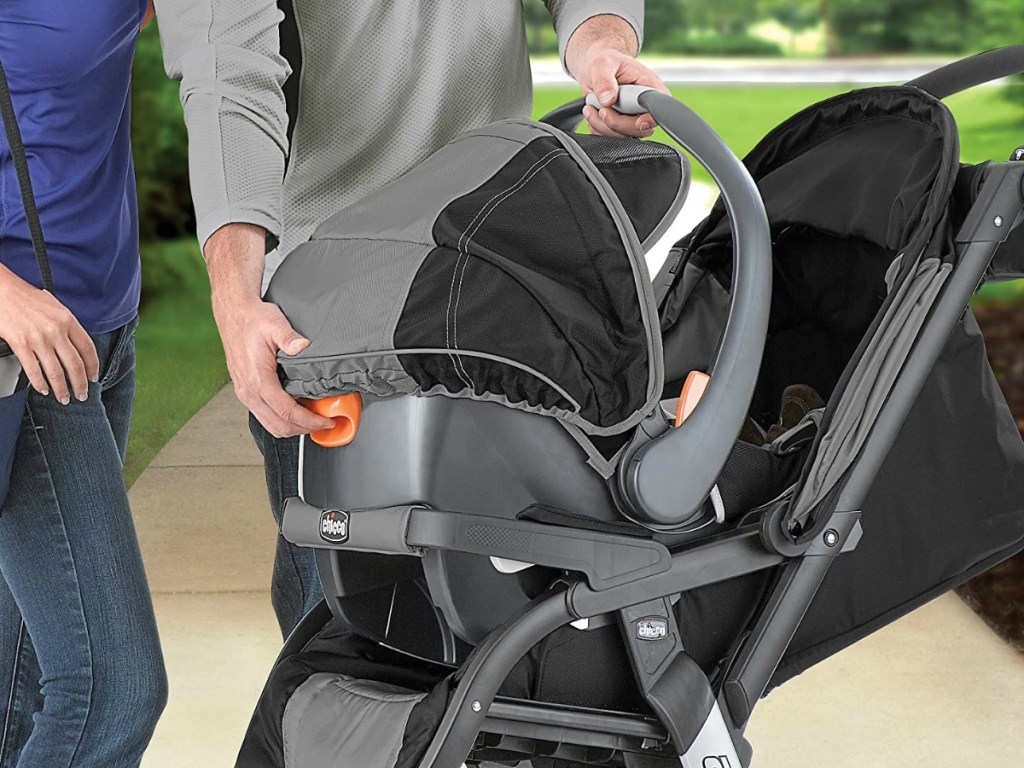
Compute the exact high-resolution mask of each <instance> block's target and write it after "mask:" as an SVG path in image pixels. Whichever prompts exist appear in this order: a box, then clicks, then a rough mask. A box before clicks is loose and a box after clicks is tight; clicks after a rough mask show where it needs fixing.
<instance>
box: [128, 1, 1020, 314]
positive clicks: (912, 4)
mask: <svg viewBox="0 0 1024 768" xmlns="http://www.w3.org/2000/svg"><path fill="white" fill-rule="evenodd" d="M524 9H525V13H526V27H527V37H528V40H529V43H530V47H531V51H533V52H534V53H538V52H540V53H547V54H552V53H554V52H556V51H557V48H558V43H557V40H556V38H555V34H554V30H553V29H552V27H551V17H550V15H549V13H548V11H547V8H546V7H545V6H544V3H543V2H542V0H524ZM765 21H774V22H777V23H778V24H780V25H782V26H783V27H784V28H785V29H789V30H791V31H792V32H793V33H794V34H796V33H799V32H802V31H805V30H820V32H821V35H822V39H823V40H824V46H825V47H826V48H827V50H828V52H830V53H832V54H835V55H846V54H854V53H857V54H872V53H906V52H924V53H941V54H943V55H955V54H956V53H959V52H966V51H970V50H980V49H982V48H986V47H994V46H997V45H1005V44H1007V43H1011V42H1020V41H1024V0H716V2H708V1H707V0H647V2H646V24H645V29H646V32H645V50H646V52H648V53H653V54H660V55H680V56H682V55H700V56H740V55H742V56H777V55H779V54H780V53H781V50H780V47H779V44H778V43H777V42H772V41H769V40H766V39H763V38H761V37H758V36H757V35H756V34H755V33H754V31H753V30H754V28H755V27H756V25H757V24H759V23H762V22H765ZM764 91H765V97H766V100H768V101H770V100H771V99H772V98H774V97H773V96H772V93H776V92H773V91H772V90H771V89H764ZM1005 94H1006V100H1005V101H1004V104H1005V106H1004V107H1003V109H1002V110H998V109H996V107H995V105H996V104H997V103H998V100H997V99H987V100H986V109H987V110H989V111H987V112H986V113H985V115H990V114H995V113H996V112H998V113H999V114H1000V116H1001V117H1000V120H1003V121H1004V122H1005V125H1002V124H1001V125H1000V126H999V127H998V130H997V129H995V128H994V129H993V130H994V131H995V133H993V136H996V137H997V138H998V141H999V142H1004V134H1005V133H1006V132H1007V131H1010V130H1012V131H1016V130H1017V122H1018V121H1019V118H1018V115H1019V112H1018V113H1017V114H1015V113H1014V108H1013V106H1011V103H1012V104H1015V105H1020V106H1024V86H1018V87H1015V88H1008V89H1006V91H1005ZM722 98H724V96H723V97H722ZM132 99H133V115H132V117H133V119H132V140H133V142H134V146H135V163H136V177H137V179H138V187H139V206H140V210H139V213H140V220H141V221H140V225H141V236H142V239H143V241H144V242H150V241H156V240H174V239H179V238H185V239H189V238H194V236H195V216H194V213H193V210H192V201H191V197H190V193H189V185H188V143H187V133H186V130H185V125H184V122H183V120H182V110H181V104H180V102H179V98H178V86H177V84H176V83H174V82H172V81H171V80H169V79H168V78H167V76H166V75H165V73H164V68H163V61H162V58H161V52H160V42H159V37H158V34H157V29H156V24H152V25H150V27H149V28H147V29H146V31H145V32H143V33H142V35H141V36H140V38H139V45H138V54H137V56H136V60H135V67H134V82H133V86H132ZM709 108H713V104H709ZM737 109H739V110H740V111H741V112H743V113H745V114H748V115H749V114H751V109H752V108H751V106H750V102H745V103H741V104H739V105H738V106H737ZM992 110H995V111H992ZM736 119H737V120H739V121H740V122H742V118H739V117H737V118H736ZM748 122H749V121H748ZM1004 129H1005V130H1004ZM758 130H760V129H758ZM1020 140H1021V141H1024V135H1022V136H1021V139H1020ZM1016 143H1018V142H1014V144H1013V146H1016ZM1009 149H1012V146H1010V147H1009ZM1009 149H1007V148H1006V147H1005V146H1003V144H1002V143H1000V145H999V147H998V151H997V153H996V154H995V155H992V156H993V157H1002V156H1003V155H1004V154H1006V153H1008V151H1009ZM143 259H144V270H143V301H144V302H148V301H150V300H151V299H152V298H153V297H155V296H157V295H159V294H161V293H162V292H163V291H164V290H165V289H166V288H167V287H170V286H175V285H179V284H182V283H183V282H184V281H186V279H187V277H188V275H187V274H186V273H187V272H188V270H189V269H191V268H192V267H193V266H194V265H190V263H189V262H187V261H183V260H180V259H177V258H176V257H175V252H174V251H173V249H171V250H168V249H150V248H144V249H143Z"/></svg>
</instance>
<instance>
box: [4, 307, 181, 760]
mask: <svg viewBox="0 0 1024 768" xmlns="http://www.w3.org/2000/svg"><path fill="white" fill-rule="evenodd" d="M93 341H94V342H95V343H96V351H97V353H98V354H99V359H100V381H99V383H95V384H90V385H89V397H88V399H87V400H86V401H85V402H78V401H77V400H75V399H74V397H72V400H71V404H70V405H61V404H60V403H58V402H57V401H56V399H55V398H54V397H53V395H52V394H51V395H49V396H47V397H43V396H42V395H39V394H38V393H36V392H34V391H33V392H32V393H31V394H30V395H29V402H28V408H27V409H26V412H25V417H24V420H23V423H22V430H21V435H20V436H19V438H18V445H17V453H16V455H15V460H14V472H13V475H12V478H11V490H10V495H9V497H8V499H7V503H6V504H5V505H4V507H3V513H2V515H0V573H2V575H3V579H2V580H0V723H2V727H3V732H2V734H0V767H2V768H13V766H19V768H72V767H75V768H77V767H78V766H83V767H84V766H89V767H90V768H97V767H98V766H109V768H130V767H131V766H138V765H139V763H140V761H141V759H142V753H143V751H144V750H145V748H146V746H147V744H148V743H149V740H150V737H151V736H152V734H153V729H154V728H155V726H156V721H157V719H158V718H159V716H160V713H161V711H162V710H163V707H164V703H165V702H166V698H167V678H166V674H165V672H164V665H163V657H162V655H161V652H160V643H159V640H158V638H157V631H156V622H155V620H154V617H153V606H152V602H151V601H150V596H149V588H148V585H147V584H146V574H145V572H144V570H143V567H142V557H141V555H140V553H139V544H138V541H137V539H136V536H135V527H134V524H133V522H132V516H131V510H130V509H129V508H128V496H127V493H126V492H125V487H124V481H123V480H122V477H121V470H122V466H123V463H124V455H125V448H126V446H127V442H128V426H129V422H130V420H131V410H132V400H133V397H134V389H135V323H134V322H132V323H130V324H128V325H126V326H125V327H123V328H121V329H119V330H117V331H114V332H112V333H107V334H102V335H98V336H94V337H93ZM29 638H31V640H29ZM33 720H34V723H33ZM19 755H20V758H19Z"/></svg>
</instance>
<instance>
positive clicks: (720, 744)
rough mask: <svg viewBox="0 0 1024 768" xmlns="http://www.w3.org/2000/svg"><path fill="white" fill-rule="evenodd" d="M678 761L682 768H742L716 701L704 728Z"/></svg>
mask: <svg viewBox="0 0 1024 768" xmlns="http://www.w3.org/2000/svg"><path fill="white" fill-rule="evenodd" d="M679 761H680V762H681V763H682V764H683V768H743V765H744V763H742V762H740V757H739V755H738V754H737V753H736V745H735V744H734V743H733V740H732V734H731V732H730V731H729V726H728V725H727V724H726V722H725V716H724V715H723V714H722V709H721V707H719V706H718V702H717V701H716V702H715V705H714V706H713V707H712V708H711V712H709V713H708V717H707V720H705V721H704V727H703V728H701V729H700V733H698V734H697V738H696V739H694V741H693V744H691V745H690V748H689V749H688V750H686V754H685V755H680V757H679Z"/></svg>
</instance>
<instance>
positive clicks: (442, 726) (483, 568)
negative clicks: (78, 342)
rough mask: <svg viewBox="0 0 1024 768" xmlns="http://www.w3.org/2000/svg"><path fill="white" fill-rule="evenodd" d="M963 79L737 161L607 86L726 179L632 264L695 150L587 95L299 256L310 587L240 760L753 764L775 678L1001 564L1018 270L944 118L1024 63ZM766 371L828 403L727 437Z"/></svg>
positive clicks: (679, 188)
mask: <svg viewBox="0 0 1024 768" xmlns="http://www.w3.org/2000/svg"><path fill="white" fill-rule="evenodd" d="M980 62H981V63H980V65H979V63H978V60H969V61H968V62H967V63H964V64H961V65H958V67H959V68H958V67H954V68H953V69H952V71H946V72H942V73H940V75H939V76H937V77H936V78H934V79H932V80H928V81H925V82H923V83H920V84H911V85H909V86H905V87H900V88H878V89H867V90H863V91H857V92H853V93H851V94H846V95H843V96H840V97H836V98H835V99H831V100H829V101H826V102H824V103H822V104H820V105H815V106H813V107H810V108H809V109H808V110H806V111H805V112H803V113H801V114H799V115H797V116H796V117H794V118H792V119H791V120H790V121H787V122H786V123H785V124H783V125H782V126H780V127H779V128H777V129H776V130H775V131H773V132H772V133H771V134H770V135H769V136H768V137H767V138H766V139H765V140H764V141H763V142H762V143H761V144H760V145H759V146H758V147H757V148H756V149H755V150H754V151H753V152H752V153H751V155H750V156H748V158H747V159H746V161H745V165H744V164H743V163H741V162H740V161H739V160H737V159H736V158H735V157H734V156H733V155H732V153H731V152H730V151H729V150H728V149H727V148H726V147H725V145H724V144H722V142H721V141H720V140H719V139H718V137H717V136H716V135H715V134H714V133H713V131H711V129H710V128H709V127H708V126H707V125H706V124H705V123H704V122H703V121H702V120H700V118H699V117H697V116H696V115H695V114H694V113H692V112H691V111H690V110H688V109H687V108H686V107H684V106H683V105H682V104H680V103H678V102H676V101H675V100H674V99H672V98H670V97H668V96H666V95H664V94H660V93H657V92H655V91H651V90H646V89H642V88H630V87H627V88H623V89H622V91H623V92H622V95H621V99H620V103H619V104H618V105H617V108H618V109H620V110H621V111H625V112H633V113H640V112H645V111H649V112H651V113H652V114H653V115H654V117H655V118H656V119H657V121H658V123H659V124H660V125H661V126H662V127H663V128H664V129H665V131H666V132H667V133H668V134H669V135H670V136H671V137H672V138H674V139H675V140H676V141H678V142H679V143H680V144H681V145H682V146H684V147H685V148H686V149H688V150H689V151H690V152H691V153H692V154H693V156H694V157H696V158H697V159H698V160H699V161H700V162H701V163H702V164H704V165H705V167H707V168H708V170H709V171H710V172H711V174H712V175H713V176H714V178H715V179H716V181H717V182H718V184H719V186H720V187H721V189H722V193H723V196H722V201H721V202H720V203H719V205H718V206H716V208H715V210H714V211H713V212H712V214H711V216H710V217H709V218H708V220H707V221H705V222H704V223H703V224H702V225H701V226H700V227H698V229H697V230H695V232H694V233H692V234H691V235H690V236H689V237H687V238H685V239H684V240H683V241H681V242H680V243H679V244H678V245H677V247H676V248H675V249H674V250H673V254H672V256H671V257H670V259H669V262H668V263H667V265H666V267H665V269H664V270H663V271H662V273H661V274H660V275H659V276H658V277H657V279H656V280H654V281H653V282H652V281H651V280H650V279H649V277H648V274H647V271H646V266H645V263H644V260H643V246H644V244H649V243H650V242H653V240H654V239H655V238H656V237H657V235H658V234H659V233H660V232H661V231H663V229H664V227H665V225H666V223H667V221H668V220H670V219H671V218H672V217H673V216H674V215H675V213H676V211H677V210H678V207H679V205H680V204H681V201H682V197H683V196H684V194H685V190H686V185H687V167H686V162H685V160H684V159H683V156H682V155H681V154H680V153H678V152H676V151H675V150H673V149H670V148H668V147H665V146H662V145H658V144H655V143H652V142H640V141H633V140H610V139H600V138H593V137H581V136H575V135H573V134H571V133H570V132H568V129H570V128H571V127H572V126H573V125H575V123H576V122H577V121H578V114H579V110H580V105H579V104H574V105H571V106H569V107H567V108H565V109H563V110H560V111H558V112H556V113H553V114H552V115H551V116H549V118H548V123H551V124H548V123H529V122H526V121H515V120H513V121H504V122H501V123H497V124H494V125H490V126H485V127H484V128H481V129H478V130H475V131H470V132H469V133H466V134H463V135H462V136H460V137H458V138H456V139H455V140H453V141H452V142H451V143H450V144H449V145H447V146H446V147H444V148H442V149H441V150H439V151H438V152H437V153H436V154H434V155H433V156H432V157H430V158H429V159H428V160H426V161H425V162H424V163H423V164H422V165H420V166H419V167H418V168H416V169H414V170H413V171H411V172H410V173H409V174H406V175H405V176H403V177H402V178H400V179H399V180H397V181H396V182H394V183H392V184H390V185H388V186H386V187H384V188H383V189H382V190H380V191H379V192H378V193H376V194H374V195H371V196H370V197H369V198H367V199H366V200H364V201H363V202H361V203H358V204H356V205H355V206H351V207H349V208H347V209H345V210H343V211H341V212H340V213H338V214H337V215H335V216H334V217H332V218H330V219H328V220H327V221H326V222H325V223H324V224H323V225H322V226H321V227H320V228H319V229H318V230H317V232H316V233H315V234H314V236H313V238H312V239H311V240H310V242H309V243H307V244H305V245H304V246H302V247H300V248H299V249H297V250H296V251H295V252H294V253H292V254H291V255H290V256H289V257H288V258H287V259H286V260H285V262H284V264H283V265H282V267H281V269H280V271H279V272H278V274H277V275H276V276H275V278H274V280H273V282H272V284H271V288H270V293H269V297H270V299H271V300H273V301H275V302H277V303H278V304H279V305H280V306H281V307H282V309H283V310H284V311H285V313H286V314H287V316H288V318H289V320H290V321H291V322H292V323H293V325H294V326H295V327H296V329H297V330H298V331H299V332H300V333H302V334H303V335H305V336H307V337H309V338H311V339H312V340H313V342H312V344H311V345H310V347H309V348H308V349H307V350H305V351H304V352H303V353H301V354H300V355H297V356H295V357H282V358H281V359H280V363H281V367H282V372H283V378H284V382H285V386H286V388H287V389H288V391H289V392H291V393H292V394H294V395H296V396H297V397H300V398H304V399H306V400H307V401H309V404H310V407H312V408H314V409H315V410H318V411H320V412H322V413H326V414H330V415H332V417H334V418H335V419H336V426H335V429H333V430H329V431H328V432H326V433H322V434H315V435H313V436H312V439H308V440H303V442H302V452H301V467H300V481H301V483H300V497H299V498H295V499H290V500H289V501H288V503H287V505H286V508H285V514H284V520H283V524H282V533H283V535H284V536H285V537H286V538H288V539H289V540H290V541H292V542H294V543H296V544H299V545H303V546H311V547H315V548H316V550H317V563H318V568H319V571H320V576H321V581H322V583H323V585H324V591H325V597H326V602H325V604H324V605H323V606H322V607H321V608H319V609H318V610H316V611H314V612H313V613H312V614H311V615H310V616H309V617H307V619H306V620H305V621H304V622H303V624H302V626H300V628H299V629H298V630H296V633H295V635H294V636H293V637H292V638H291V639H290V640H289V642H288V644H287V646H286V648H285V650H284V651H283V652H282V655H281V658H280V660H279V662H278V664H277V665H276V667H275V670H274V672H273V673H272V675H271V678H270V680H269V681H268V685H267V688H266V690H265V692H264V695H263V697H262V699H261V702H260V705H259V706H258V708H257V712H256V715H255V716H254V719H253V723H252V725H251V727H250V731H249V734H248V735H247V737H246V741H245V744H244V745H243V748H242V752H241V754H240V757H239V765H243V766H252V767H256V766H270V765H276V766H289V768H306V767H307V766H314V765H317V766H319V765H329V764H340V765H356V764H358V765H380V766H396V767H397V766H414V765H415V766H422V768H427V767H428V766H438V767H442V766H443V768H456V767H457V766H459V765H461V764H462V763H463V762H469V763H472V764H480V763H482V762H486V761H497V762H503V763H506V764H514V763H516V762H518V761H521V760H529V761H530V762H531V763H532V764H533V765H535V766H566V765H581V764H591V765H593V764H599V765H613V766H645V765H651V766H657V765H667V764H670V763H672V764H677V763H678V762H679V761H680V760H681V761H682V764H683V765H684V767H686V768H692V767H693V766H700V767H701V768H737V767H738V766H746V765H748V764H749V761H750V750H749V747H748V745H747V744H746V742H745V740H744V738H743V729H744V727H745V725H746V723H747V721H748V719H749V717H750V714H751V711H752V709H753V706H754V703H755V702H756V701H757V700H758V699H759V698H760V696H761V695H762V694H763V693H764V692H765V691H766V690H768V689H769V688H770V687H771V686H772V685H776V684H779V683H781V682H783V681H784V680H785V679H787V678H788V677H790V676H792V675H793V674H796V673H798V672H799V671H800V670H802V669H804V668H806V667H807V666H809V665H811V664H813V663H815V662H816V661H818V660H820V659H821V658H824V657H825V656H827V655H828V654H830V653H833V652H835V651H836V650H838V649H840V648H842V647H844V646H845V645H848V644H849V643H851V642H853V641H854V640H856V639H857V638H858V637H860V636H863V635H864V634H866V633H867V632H870V631H871V630H872V629H874V628H876V627H878V626H881V625H882V624H884V623H886V622H888V621H890V620H892V619H893V618H895V617H896V616H898V615H901V614H902V613H904V612H906V611H907V610H910V609H911V608H912V607H914V606H915V605H918V604H920V602H922V601H924V600H926V599H928V598H930V597H931V596H934V595H935V594H938V593H939V592H941V591H943V590H944V589H947V588H948V587H949V586H951V585H952V584H954V583H957V582H958V581H960V580H963V579H965V578H968V577H969V576H970V575H972V574H974V573H976V572H978V571H979V570H981V569H983V568H985V567H988V566H989V565H990V564H992V563H994V562H997V561H999V560H1000V559H1002V558H1005V557H1007V556H1009V555H1010V554H1013V553H1014V552H1016V551H1017V550H1019V549H1020V547H1021V545H1022V542H1024V445H1022V443H1021V440H1020V437H1019V435H1018V434H1017V433H1016V429H1015V425H1014V423H1013V420H1012V418H1011V417H1010V415H1009V412H1008V410H1007V408H1006V406H1005V403H1004V402H1003V400H1002V398H1001V396H1000V394H999V391H998V387H997V386H996V383H995V380H994V377H993V376H992V374H991V371H990V369H989V368H988V366H987V363H986V362H985V356H984V346H983V343H982V341H981V338H980V334H979V333H978V331H977V327H976V325H975V324H974V322H973V318H972V317H971V315H970V313H969V310H968V311H965V307H966V305H967V302H968V299H969V297H970V296H971V294H972V292H973V291H974V290H975V289H976V287H977V286H978V285H979V283H980V282H982V281H983V280H984V279H985V278H986V276H988V277H996V276H998V277H1000V278H1005V277H1008V276H1012V275H1016V274H1019V273H1020V272H1021V271H1022V270H1021V267H1020V265H1021V260H1020V258H1019V255H1018V256H1013V255H1007V253H1008V251H1007V250H1006V249H1012V248H1015V247H1016V245H1015V237H1019V236H1016V235H1015V234H1014V233H1015V232H1016V229H1015V225H1016V223H1017V221H1018V219H1019V218H1020V214H1021V210H1022V209H1024V195H1022V191H1021V183H1022V181H1024V164H1022V163H1015V162H1012V163H1006V164H989V165H986V166H984V167H983V168H980V169H965V170H963V171H961V170H960V167H959V164H958V162H957V156H956V153H957V142H956V133H955V125H954V124H953V121H952V118H951V116H950V114H949V112H948V110H947V109H946V108H945V107H944V105H943V104H942V102H941V101H940V100H939V98H941V97H943V96H945V95H948V93H949V92H952V90H955V89H956V88H958V87H963V86H964V85H965V84H967V85H969V84H971V82H972V81H975V82H982V81H983V80H985V79H988V78H990V77H993V76H998V75H999V74H1000V73H1002V74H1005V73H1006V72H1007V71H1018V70H1020V69H1024V47H1020V48H1017V49H1012V51H1011V54H1009V56H1008V57H1007V54H1005V53H999V54H992V55H989V56H988V57H982V58H981V59H980ZM979 66H980V70H979V69H978V67H979ZM965 72H967V73H968V74H969V76H965V74H964V73H965ZM951 83H952V84H953V85H950V84H951ZM954 86H955V87H954ZM552 124H554V125H552ZM559 126H560V127H559ZM563 129H566V130H563ZM762 197H763V199H762ZM997 220H998V222H999V223H998V224H997V223H995V222H996V221H997ZM994 257H996V258H995V262H993V258H994ZM993 263H995V264H997V265H998V270H999V271H998V275H996V274H995V272H992V271H990V265H991V264H993ZM666 379H667V381H668V383H667V384H666ZM792 384H806V385H810V386H811V387H813V388H814V389H815V390H817V391H818V392H820V393H821V394H822V396H823V397H825V398H826V399H827V401H828V405H827V407H826V408H825V409H824V410H818V409H807V410H809V412H808V413H807V414H806V416H805V417H804V418H803V420H801V421H800V422H799V423H795V424H793V425H792V428H791V429H789V430H785V431H784V433H783V434H782V435H781V436H780V437H778V438H777V439H775V440H774V441H773V442H772V443H770V444H769V445H767V446H766V445H752V444H750V443H745V442H737V437H738V435H740V433H741V430H743V432H744V434H749V430H746V429H744V426H745V424H746V422H747V419H748V418H752V419H753V421H754V422H755V423H756V424H757V425H759V427H758V428H755V429H754V432H756V433H760V432H762V431H764V430H765V429H766V428H767V427H768V426H769V425H770V424H771V423H772V421H774V420H775V419H776V418H778V416H779V413H778V409H777V404H778V403H779V402H780V400H781V399H782V398H781V396H782V393H783V392H784V391H785V390H786V388H787V387H788V386H789V385H792ZM950 391H953V392H956V393H957V397H956V398H955V402H953V400H951V398H950V397H949V392H950ZM778 431H779V430H775V432H778ZM960 445H970V446H971V450H970V454H969V455H965V454H963V453H962V452H959V451H957V450H956V446H960ZM965 463H969V464H970V465H971V468H970V473H969V475H967V476H964V474H963V473H962V467H963V465H964V464H965ZM862 510H863V515H864V516H865V519H868V518H870V521H871V522H870V524H867V523H866V524H865V528H864V530H862V528H861V518H862ZM833 563H835V567H834V568H833V567H832V566H833ZM816 596H817V598H816ZM823 596H824V597H825V598H826V599H824V600H823V599H822V597H823Z"/></svg>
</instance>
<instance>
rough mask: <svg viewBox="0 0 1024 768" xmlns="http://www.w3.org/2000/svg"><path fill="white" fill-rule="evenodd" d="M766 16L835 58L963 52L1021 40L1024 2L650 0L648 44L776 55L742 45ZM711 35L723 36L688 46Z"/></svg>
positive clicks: (538, 28) (536, 14)
mask: <svg viewBox="0 0 1024 768" xmlns="http://www.w3.org/2000/svg"><path fill="white" fill-rule="evenodd" d="M524 7H525V8H526V13H527V19H528V37H529V40H530V46H531V50H533V51H534V52H535V53H550V52H552V51H554V50H556V49H557V42H556V41H555V36H554V33H553V32H552V31H551V29H550V27H551V20H550V17H549V16H548V14H547V10H546V9H545V7H544V3H543V2H542V0H524ZM765 20H775V21H777V22H778V23H779V24H781V25H782V26H784V27H786V28H787V29H790V30H792V31H793V32H801V31H804V30H807V29H811V28H815V27H819V26H820V27H821V32H822V36H823V39H824V53H826V55H831V56H846V55H863V54H877V53H926V54H947V53H961V52H965V51H970V50H980V49H982V48H990V47H993V46H999V45H1007V44H1009V43H1015V42H1022V41H1024V0H716V2H708V0H647V2H646V24H645V26H646V31H645V49H646V50H647V51H649V52H654V53H676V54H685V53H704V54H708V55H715V54H720V55H733V54H735V53H751V54H769V55H771V54H773V53H776V52H777V49H776V48H775V47H774V46H772V47H765V46H761V48H760V49H758V48H756V47H755V46H754V45H747V43H746V42H743V43H742V44H739V45H738V43H740V41H746V40H749V39H751V38H753V39H755V40H756V38H754V37H753V36H752V35H751V33H750V30H751V27H752V26H753V25H754V24H756V23H757V22H761V21H765ZM709 36H717V37H719V38H721V39H722V40H723V42H719V43H714V44H712V43H702V44H700V45H697V46H696V47H692V46H691V47H688V46H687V43H686V41H687V40H692V39H703V38H705V37H709ZM729 41H732V42H731V43H730V42H729ZM737 48H739V50H737Z"/></svg>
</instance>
